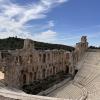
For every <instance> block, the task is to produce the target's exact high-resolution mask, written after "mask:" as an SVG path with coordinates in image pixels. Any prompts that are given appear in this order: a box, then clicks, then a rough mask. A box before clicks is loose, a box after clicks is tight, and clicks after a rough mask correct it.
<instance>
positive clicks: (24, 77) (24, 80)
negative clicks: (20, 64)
mask: <svg viewBox="0 0 100 100" xmlns="http://www.w3.org/2000/svg"><path fill="white" fill-rule="evenodd" d="M23 84H26V74H23Z"/></svg>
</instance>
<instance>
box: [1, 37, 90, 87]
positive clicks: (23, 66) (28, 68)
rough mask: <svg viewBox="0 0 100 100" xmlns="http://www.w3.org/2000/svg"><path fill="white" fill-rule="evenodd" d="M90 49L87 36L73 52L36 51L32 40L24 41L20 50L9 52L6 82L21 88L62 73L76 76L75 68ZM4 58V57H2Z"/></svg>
mask: <svg viewBox="0 0 100 100" xmlns="http://www.w3.org/2000/svg"><path fill="white" fill-rule="evenodd" d="M87 48H88V42H87V39H86V36H83V37H82V38H81V42H79V43H77V44H76V47H75V50H74V51H73V52H68V51H66V50H56V49H55V50H35V49H34V44H33V43H32V41H31V40H29V39H26V40H25V41H24V47H23V49H20V50H14V51H9V52H8V53H9V55H7V57H4V58H3V61H4V62H5V66H6V67H5V82H6V84H7V85H8V86H12V87H16V88H19V87H21V86H22V85H23V84H29V83H31V82H33V81H34V80H39V79H44V78H46V77H48V76H51V75H55V74H56V73H58V72H60V71H64V72H66V73H70V74H74V71H75V66H76V64H77V62H78V61H79V60H80V59H81V57H82V55H83V54H84V53H85V51H86V50H87ZM1 58H2V57H1Z"/></svg>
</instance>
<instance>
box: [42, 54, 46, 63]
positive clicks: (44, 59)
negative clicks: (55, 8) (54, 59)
mask: <svg viewBox="0 0 100 100" xmlns="http://www.w3.org/2000/svg"><path fill="white" fill-rule="evenodd" d="M45 62H46V54H43V63H45Z"/></svg>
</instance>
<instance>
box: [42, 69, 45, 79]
mask: <svg viewBox="0 0 100 100" xmlns="http://www.w3.org/2000/svg"><path fill="white" fill-rule="evenodd" d="M42 78H45V69H43V70H42Z"/></svg>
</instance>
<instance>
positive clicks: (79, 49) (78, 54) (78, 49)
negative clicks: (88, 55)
mask: <svg viewBox="0 0 100 100" xmlns="http://www.w3.org/2000/svg"><path fill="white" fill-rule="evenodd" d="M87 49H88V42H87V37H86V36H82V37H81V41H80V42H79V43H76V46H75V50H74V52H73V66H76V65H77V63H78V61H79V60H80V59H81V58H82V56H83V55H84V53H85V52H86V51H87Z"/></svg>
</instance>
